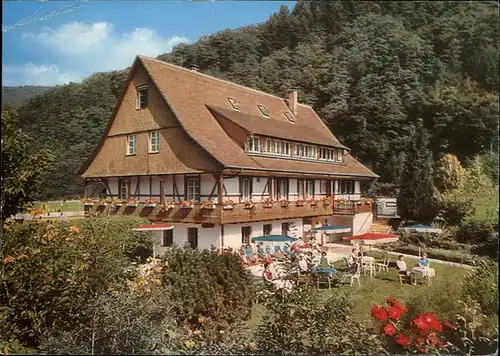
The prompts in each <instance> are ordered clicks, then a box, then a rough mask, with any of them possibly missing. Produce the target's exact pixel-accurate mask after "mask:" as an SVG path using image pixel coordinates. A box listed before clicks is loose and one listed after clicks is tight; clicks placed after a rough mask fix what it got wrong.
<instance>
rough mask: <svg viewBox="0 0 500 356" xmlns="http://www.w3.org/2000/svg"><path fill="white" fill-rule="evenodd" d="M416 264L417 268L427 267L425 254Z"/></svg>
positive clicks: (427, 262)
mask: <svg viewBox="0 0 500 356" xmlns="http://www.w3.org/2000/svg"><path fill="white" fill-rule="evenodd" d="M417 264H418V266H419V267H429V260H428V259H427V254H426V253H425V252H424V253H423V254H422V257H420V260H419V261H418V263H417Z"/></svg>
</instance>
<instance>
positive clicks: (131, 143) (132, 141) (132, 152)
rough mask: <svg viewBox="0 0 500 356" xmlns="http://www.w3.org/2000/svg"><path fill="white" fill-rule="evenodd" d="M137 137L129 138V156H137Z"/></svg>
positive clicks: (131, 136)
mask: <svg viewBox="0 0 500 356" xmlns="http://www.w3.org/2000/svg"><path fill="white" fill-rule="evenodd" d="M135 148H136V145H135V135H128V136H127V155H135V151H136V150H135Z"/></svg>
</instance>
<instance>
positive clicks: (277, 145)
mask: <svg viewBox="0 0 500 356" xmlns="http://www.w3.org/2000/svg"><path fill="white" fill-rule="evenodd" d="M273 153H274V154H279V153H280V142H279V141H276V140H273Z"/></svg>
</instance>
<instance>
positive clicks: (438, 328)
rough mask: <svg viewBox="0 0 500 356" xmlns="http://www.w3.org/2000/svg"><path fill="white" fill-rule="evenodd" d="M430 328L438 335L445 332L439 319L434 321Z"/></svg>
mask: <svg viewBox="0 0 500 356" xmlns="http://www.w3.org/2000/svg"><path fill="white" fill-rule="evenodd" d="M429 326H430V328H431V329H434V330H435V331H437V332H438V333H440V332H442V331H443V325H442V324H441V322H440V321H439V320H438V319H434V320H432V321H431V322H430V323H429Z"/></svg>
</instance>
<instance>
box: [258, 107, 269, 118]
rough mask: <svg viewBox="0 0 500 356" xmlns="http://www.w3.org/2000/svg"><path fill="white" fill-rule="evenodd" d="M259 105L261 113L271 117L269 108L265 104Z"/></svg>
mask: <svg viewBox="0 0 500 356" xmlns="http://www.w3.org/2000/svg"><path fill="white" fill-rule="evenodd" d="M257 107H258V108H259V110H260V113H261V114H262V115H263V116H265V117H269V111H267V108H266V107H265V106H264V105H257Z"/></svg>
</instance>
